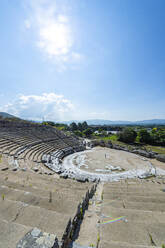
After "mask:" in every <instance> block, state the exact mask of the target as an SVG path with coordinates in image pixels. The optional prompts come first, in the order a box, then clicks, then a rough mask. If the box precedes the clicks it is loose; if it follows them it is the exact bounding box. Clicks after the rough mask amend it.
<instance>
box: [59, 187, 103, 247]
mask: <svg viewBox="0 0 165 248" xmlns="http://www.w3.org/2000/svg"><path fill="white" fill-rule="evenodd" d="M97 185H98V183H96V184H94V185H93V186H92V187H91V189H90V191H89V190H88V191H87V192H86V195H85V197H84V199H83V201H82V202H81V203H79V205H78V207H77V212H76V214H75V216H74V218H73V219H69V221H68V223H67V226H66V229H65V231H64V234H63V237H62V241H61V248H69V247H71V243H72V242H73V241H74V240H75V237H76V235H77V234H78V232H79V228H80V225H81V223H82V220H83V216H84V214H85V211H86V210H87V209H88V205H89V200H90V199H92V197H93V196H94V194H95V192H96V189H97Z"/></svg>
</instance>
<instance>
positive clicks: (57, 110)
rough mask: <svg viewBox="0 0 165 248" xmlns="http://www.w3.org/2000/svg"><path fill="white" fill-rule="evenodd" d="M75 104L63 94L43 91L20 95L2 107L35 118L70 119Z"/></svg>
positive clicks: (1, 109) (3, 109)
mask: <svg viewBox="0 0 165 248" xmlns="http://www.w3.org/2000/svg"><path fill="white" fill-rule="evenodd" d="M74 109H75V107H74V105H73V104H72V102H71V101H70V100H68V99H66V98H65V97H64V96H63V95H57V94H55V93H43V94H42V95H19V96H18V97H17V98H16V99H15V100H14V101H13V102H10V103H8V104H6V105H5V106H3V107H1V108H0V111H5V112H8V113H10V114H13V115H16V116H18V117H22V118H25V119H33V120H42V118H44V119H45V120H52V121H58V120H70V119H72V118H73V113H74Z"/></svg>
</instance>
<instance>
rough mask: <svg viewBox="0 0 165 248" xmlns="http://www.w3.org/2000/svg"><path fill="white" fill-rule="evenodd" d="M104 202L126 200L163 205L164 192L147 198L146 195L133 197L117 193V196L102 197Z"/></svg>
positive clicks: (164, 201) (164, 199)
mask: <svg viewBox="0 0 165 248" xmlns="http://www.w3.org/2000/svg"><path fill="white" fill-rule="evenodd" d="M103 197H104V200H126V201H129V202H147V203H149V202H151V203H164V204H165V192H160V193H159V194H153V195H150V196H148V195H147V194H144V195H143V194H141V195H138V196H137V194H136V196H135V195H133V194H131V195H127V194H122V193H121V194H120V193H118V194H117V195H115V194H111V195H104V196H103Z"/></svg>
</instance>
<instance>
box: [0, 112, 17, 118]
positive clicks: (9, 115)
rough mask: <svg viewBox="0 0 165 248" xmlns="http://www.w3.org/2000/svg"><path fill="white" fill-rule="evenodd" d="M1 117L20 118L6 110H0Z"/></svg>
mask: <svg viewBox="0 0 165 248" xmlns="http://www.w3.org/2000/svg"><path fill="white" fill-rule="evenodd" d="M0 117H2V118H17V119H18V117H16V116H14V115H11V114H8V113H6V112H0Z"/></svg>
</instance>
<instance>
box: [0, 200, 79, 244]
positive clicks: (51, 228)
mask: <svg viewBox="0 0 165 248" xmlns="http://www.w3.org/2000/svg"><path fill="white" fill-rule="evenodd" d="M68 207H69V206H68ZM73 216H74V214H72V215H70V214H69V215H68V214H66V213H65V212H63V213H59V212H56V211H51V210H47V209H44V208H42V207H37V206H31V205H28V204H25V203H22V202H17V201H10V200H3V201H2V200H1V201H0V220H6V221H8V222H13V223H17V224H21V225H24V226H28V227H29V226H30V227H37V228H39V229H40V230H41V231H43V232H47V233H55V234H57V236H58V238H60V239H61V238H62V235H63V233H64V230H65V228H66V225H67V223H68V221H69V219H70V217H73Z"/></svg>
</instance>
